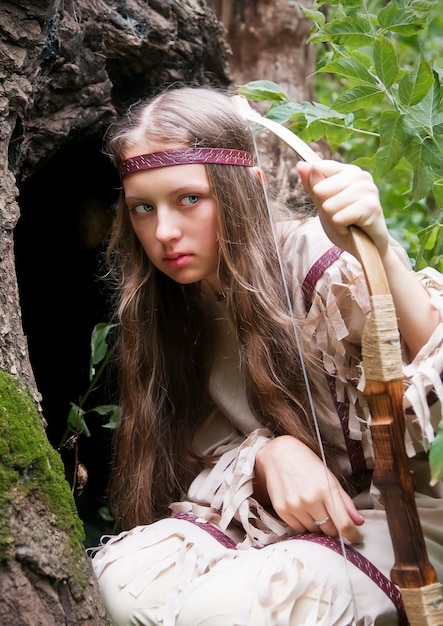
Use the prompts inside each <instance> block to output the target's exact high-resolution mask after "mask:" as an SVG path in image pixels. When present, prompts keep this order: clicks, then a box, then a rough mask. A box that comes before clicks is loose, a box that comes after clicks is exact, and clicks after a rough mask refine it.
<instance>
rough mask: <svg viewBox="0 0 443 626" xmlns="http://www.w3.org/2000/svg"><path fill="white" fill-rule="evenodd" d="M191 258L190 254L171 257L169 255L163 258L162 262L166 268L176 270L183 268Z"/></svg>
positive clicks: (178, 254)
mask: <svg viewBox="0 0 443 626" xmlns="http://www.w3.org/2000/svg"><path fill="white" fill-rule="evenodd" d="M191 257H192V255H191V254H187V253H183V254H180V253H177V254H173V255H169V256H167V257H165V258H164V261H165V263H166V265H167V266H168V267H171V268H178V267H184V266H185V265H187V264H188V263H189V261H190V260H191Z"/></svg>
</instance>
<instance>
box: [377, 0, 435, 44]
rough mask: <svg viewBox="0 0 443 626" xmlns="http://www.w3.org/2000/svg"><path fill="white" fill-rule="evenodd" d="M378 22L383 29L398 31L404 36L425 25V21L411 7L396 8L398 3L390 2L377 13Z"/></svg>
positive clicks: (408, 35)
mask: <svg viewBox="0 0 443 626" xmlns="http://www.w3.org/2000/svg"><path fill="white" fill-rule="evenodd" d="M378 23H379V24H380V26H381V27H382V28H383V29H384V30H390V31H392V32H394V33H399V34H401V35H403V36H404V37H411V36H412V35H416V34H417V33H419V32H420V31H422V30H423V29H424V28H425V27H426V22H425V21H424V20H423V19H421V18H420V17H419V16H418V15H417V13H416V12H415V11H414V10H412V9H411V8H408V7H405V8H398V4H397V3H396V2H395V3H394V2H390V3H389V4H388V5H387V7H385V9H383V10H381V11H380V13H379V15H378Z"/></svg>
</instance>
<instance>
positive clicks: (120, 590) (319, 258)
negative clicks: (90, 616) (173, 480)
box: [92, 218, 443, 626]
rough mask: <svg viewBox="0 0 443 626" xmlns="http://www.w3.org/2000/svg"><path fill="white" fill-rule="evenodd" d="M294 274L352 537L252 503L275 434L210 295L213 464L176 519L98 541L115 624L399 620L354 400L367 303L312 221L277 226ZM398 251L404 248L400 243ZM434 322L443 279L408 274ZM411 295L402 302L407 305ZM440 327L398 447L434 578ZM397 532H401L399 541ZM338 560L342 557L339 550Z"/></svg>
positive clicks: (413, 377) (442, 515)
mask: <svg viewBox="0 0 443 626" xmlns="http://www.w3.org/2000/svg"><path fill="white" fill-rule="evenodd" d="M283 233H284V234H285V236H284V243H283V244H282V255H283V259H284V262H285V263H287V264H288V266H289V267H290V270H291V274H292V276H293V282H292V285H291V286H290V287H291V290H292V293H291V295H292V306H293V308H294V312H295V314H296V315H297V316H300V317H303V318H306V319H305V324H304V327H303V333H304V335H303V338H304V340H306V341H307V342H308V344H309V346H310V349H311V350H312V352H313V353H314V354H316V355H319V356H320V357H321V359H322V362H323V365H324V374H317V376H316V377H315V378H314V381H313V389H312V393H313V397H314V399H315V398H316V397H321V398H322V403H321V405H320V404H319V405H318V406H316V407H315V409H316V410H315V413H316V419H318V423H319V428H320V431H321V432H322V433H323V434H325V433H326V432H327V436H328V438H329V440H331V441H333V442H334V443H335V445H336V446H337V449H338V450H339V453H338V460H339V463H340V466H341V469H342V470H343V472H344V473H345V474H346V475H348V476H353V477H354V478H358V479H359V480H360V482H361V484H362V488H361V493H360V494H359V495H358V496H357V498H356V504H357V506H358V508H359V510H360V512H361V514H362V516H363V518H364V519H365V524H364V525H363V526H362V528H361V531H362V533H363V536H364V540H363V542H362V543H361V544H358V545H354V546H348V545H346V544H345V542H343V541H340V540H339V539H332V538H329V537H326V536H324V535H322V534H321V533H319V534H314V535H311V534H306V535H297V536H295V537H294V536H292V535H293V532H292V531H291V529H289V528H288V527H286V526H285V524H284V523H282V521H281V520H280V519H278V518H277V517H275V516H274V515H271V514H270V512H269V511H267V510H265V509H263V508H262V507H261V506H260V504H259V503H258V502H257V501H256V500H255V499H254V498H253V495H252V494H253V487H252V481H253V474H254V459H255V454H256V453H257V451H258V450H259V449H260V448H261V447H262V446H263V445H265V444H266V443H267V442H268V441H269V439H270V438H272V437H273V435H272V433H271V432H269V431H268V430H266V429H264V428H263V427H262V426H261V425H260V424H259V423H258V422H257V420H256V419H255V417H254V416H253V414H252V412H251V410H250V408H249V406H248V403H247V400H246V393H245V384H244V380H243V378H242V375H241V372H240V369H239V362H238V350H237V346H236V344H235V339H234V335H233V333H232V330H231V328H230V325H229V322H228V320H227V319H226V314H225V310H224V303H223V302H221V303H214V306H215V309H214V324H215V325H216V328H217V333H216V335H217V338H218V342H217V345H216V350H215V355H214V365H213V369H212V372H211V379H210V390H211V395H212V397H213V400H214V403H215V405H216V409H215V410H214V411H213V413H212V414H211V415H210V416H208V419H207V421H206V422H205V424H204V425H203V427H202V428H201V430H200V432H199V433H198V445H199V448H200V449H201V450H205V451H215V452H216V453H217V456H218V461H217V462H216V463H215V464H214V466H213V467H212V468H211V469H208V470H206V471H204V472H202V473H201V474H200V475H199V476H197V477H196V479H195V480H194V482H193V483H192V485H191V487H190V489H189V491H188V494H187V498H186V500H185V501H183V502H178V503H173V504H171V511H172V516H171V517H170V518H168V519H165V520H161V521H159V522H157V523H155V524H152V525H149V526H140V527H137V528H134V529H132V530H131V531H129V532H124V533H121V534H120V535H118V536H114V537H110V538H108V537H106V538H103V546H102V547H100V548H99V549H98V550H97V551H95V552H94V558H93V560H92V563H93V567H94V570H95V572H96V575H97V577H98V581H99V585H100V589H101V593H102V596H103V599H104V602H105V605H106V607H107V609H108V612H109V615H110V617H111V619H112V620H113V624H115V625H118V626H123V625H127V624H140V625H141V624H144V625H146V624H150V625H154V624H155V625H160V624H161V625H164V626H296V625H297V626H300V625H304V626H309V625H314V624H322V625H323V626H347V625H349V624H355V625H359V626H370V625H373V624H376V625H377V626H381V625H392V626H393V625H394V624H402V623H404V622H403V619H404V615H403V613H402V605H401V599H400V598H399V595H398V591H397V589H396V588H395V586H394V585H393V584H392V583H391V581H390V580H389V573H390V570H391V567H392V565H393V551H392V546H391V541H390V536H389V531H388V526H387V522H386V516H385V513H384V510H383V508H382V506H381V505H380V503H379V502H378V493H377V490H376V489H375V488H374V487H373V486H371V485H370V484H369V483H368V484H367V486H365V480H367V478H368V477H370V471H371V469H372V468H373V450H372V444H371V436H370V430H369V419H370V418H369V412H368V409H367V406H366V403H365V401H364V399H363V396H362V390H363V388H364V370H363V368H362V366H361V356H360V339H361V334H362V329H363V326H364V323H365V319H366V315H367V313H368V310H369V298H368V293H367V290H366V287H365V283H364V281H362V280H361V278H362V276H361V275H362V271H361V267H360V265H359V264H358V262H357V261H356V260H355V259H354V258H353V257H351V256H350V255H348V254H346V253H344V252H343V253H342V252H341V251H340V250H338V249H337V248H335V247H334V246H332V244H331V242H330V241H329V240H328V239H327V237H326V236H325V235H324V233H323V230H322V228H321V226H320V224H319V221H318V219H317V218H312V219H309V220H308V221H307V222H305V223H303V224H297V223H293V225H291V226H290V227H288V226H285V227H284V228H282V234H283ZM399 254H402V252H401V249H400V248H399ZM418 276H419V278H420V280H421V281H422V283H423V285H424V286H425V288H426V289H427V290H428V292H429V294H430V297H431V300H432V302H433V303H434V305H435V306H436V307H437V308H438V309H439V310H440V311H441V315H442V318H443V277H442V276H441V275H440V274H438V273H437V272H436V271H434V270H432V269H427V270H425V271H421V272H419V273H418ZM412 305H413V303H411V306H412ZM442 371H443V324H441V325H440V326H439V327H438V328H437V329H436V331H435V332H434V334H433V335H432V337H431V338H430V339H429V341H428V343H427V344H426V345H425V346H424V347H423V349H422V350H421V351H420V353H419V354H418V355H417V357H416V358H415V359H414V361H413V362H412V363H409V364H407V365H406V364H405V366H404V374H405V381H406V389H405V398H404V402H405V408H406V409H407V410H406V413H405V414H406V418H407V433H406V443H407V451H408V455H409V456H410V457H411V463H413V465H414V469H415V472H416V485H417V496H416V501H417V506H418V509H419V513H420V518H421V522H422V526H423V530H424V534H425V537H426V542H427V547H428V551H429V555H430V558H431V561H432V563H433V565H434V567H435V568H436V570H437V573H438V575H439V578H440V580H443V499H442V498H443V488H442V485H441V484H437V485H436V486H434V487H431V486H430V484H429V476H428V473H427V472H428V468H427V462H426V459H425V452H426V451H427V450H428V449H429V446H430V443H431V442H432V440H433V438H434V435H435V432H436V429H437V427H438V424H439V421H440V419H441V417H442V413H441V406H442V401H443V383H442V379H441V374H442ZM405 540H407V538H405ZM345 556H346V558H345Z"/></svg>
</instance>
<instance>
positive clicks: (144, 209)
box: [131, 204, 152, 215]
mask: <svg viewBox="0 0 443 626" xmlns="http://www.w3.org/2000/svg"><path fill="white" fill-rule="evenodd" d="M131 211H134V213H138V214H139V215H142V214H144V213H150V212H151V211H152V205H151V204H137V205H136V206H133V207H132V208H131Z"/></svg>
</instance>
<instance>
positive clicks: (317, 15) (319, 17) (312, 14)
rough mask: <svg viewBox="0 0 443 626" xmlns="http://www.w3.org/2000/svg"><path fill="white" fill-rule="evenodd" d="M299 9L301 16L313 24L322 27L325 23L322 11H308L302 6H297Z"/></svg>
mask: <svg viewBox="0 0 443 626" xmlns="http://www.w3.org/2000/svg"><path fill="white" fill-rule="evenodd" d="M299 6H300V9H301V10H302V12H303V15H304V16H305V17H307V18H308V19H310V20H312V21H313V22H314V23H315V24H318V25H319V26H323V25H324V23H325V21H326V17H325V14H324V13H323V12H322V11H313V10H311V9H308V8H306V7H304V6H302V5H299Z"/></svg>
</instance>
